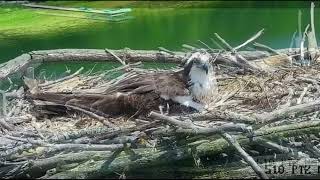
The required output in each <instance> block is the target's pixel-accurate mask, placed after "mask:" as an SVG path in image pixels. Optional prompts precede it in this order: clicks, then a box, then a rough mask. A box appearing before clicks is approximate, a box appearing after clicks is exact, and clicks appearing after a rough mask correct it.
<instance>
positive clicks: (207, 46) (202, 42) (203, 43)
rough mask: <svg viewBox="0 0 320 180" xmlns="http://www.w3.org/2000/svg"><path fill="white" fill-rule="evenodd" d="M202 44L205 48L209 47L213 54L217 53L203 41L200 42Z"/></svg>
mask: <svg viewBox="0 0 320 180" xmlns="http://www.w3.org/2000/svg"><path fill="white" fill-rule="evenodd" d="M198 41H199V42H200V43H201V44H203V45H204V46H205V47H207V48H208V49H209V50H210V51H211V52H212V53H215V50H214V49H212V48H211V47H210V46H209V45H208V44H206V43H204V42H202V41H201V40H198Z"/></svg>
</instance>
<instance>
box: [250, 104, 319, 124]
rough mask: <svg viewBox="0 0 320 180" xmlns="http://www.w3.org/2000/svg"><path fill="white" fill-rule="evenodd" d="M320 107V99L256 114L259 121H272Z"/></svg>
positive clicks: (309, 111)
mask: <svg viewBox="0 0 320 180" xmlns="http://www.w3.org/2000/svg"><path fill="white" fill-rule="evenodd" d="M319 109H320V100H316V101H312V102H308V103H304V104H299V105H295V106H291V107H285V108H282V109H279V110H274V111H272V112H270V113H262V114H257V115H255V118H257V121H258V122H262V123H271V122H274V121H276V120H278V119H283V118H287V117H289V116H291V115H298V114H299V115H303V114H307V113H311V112H314V111H317V110H319Z"/></svg>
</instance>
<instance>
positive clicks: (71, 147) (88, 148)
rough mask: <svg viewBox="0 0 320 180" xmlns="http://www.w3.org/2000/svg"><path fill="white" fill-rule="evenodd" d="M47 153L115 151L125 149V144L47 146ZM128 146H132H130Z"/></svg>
mask: <svg viewBox="0 0 320 180" xmlns="http://www.w3.org/2000/svg"><path fill="white" fill-rule="evenodd" d="M46 146H47V148H48V149H47V150H46V153H52V152H56V151H65V150H67V151H114V150H117V149H121V148H123V147H124V145H123V144H108V145H104V144H50V145H46ZM127 146H130V144H128V145H127Z"/></svg>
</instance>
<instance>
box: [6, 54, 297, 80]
mask: <svg viewBox="0 0 320 180" xmlns="http://www.w3.org/2000/svg"><path fill="white" fill-rule="evenodd" d="M297 50H298V49H294V50H293V51H289V49H280V50H277V51H279V52H280V53H283V54H287V55H294V54H297V53H298V51H297ZM110 51H112V52H113V53H114V54H115V55H116V56H117V57H119V58H121V59H125V60H126V62H127V63H130V62H139V61H142V62H156V63H168V62H169V63H181V62H182V61H183V59H185V57H186V53H183V52H179V51H175V52H173V53H174V54H168V53H161V52H160V51H156V50H131V49H120V50H110ZM238 53H239V54H240V55H241V56H242V57H244V58H245V59H247V60H256V61H255V62H254V64H257V63H258V64H261V63H259V59H261V58H267V57H269V56H270V55H271V54H270V53H269V52H267V51H239V52H238ZM211 54H212V55H213V57H216V56H217V55H218V54H219V56H217V59H216V61H215V62H216V63H219V64H229V65H234V63H232V62H231V61H230V57H229V56H226V55H225V54H223V53H211ZM279 58H280V59H279ZM279 58H275V57H272V59H269V60H266V59H262V61H267V62H268V63H267V64H268V65H270V64H272V63H273V61H274V60H275V62H277V63H274V64H277V65H279V61H280V64H282V63H281V62H282V60H281V59H283V58H282V57H280V56H279ZM78 61H89V62H98V61H104V62H107V61H117V58H116V57H115V56H114V55H112V54H110V53H107V52H106V51H105V50H103V49H56V50H41V51H32V52H29V53H26V54H22V55H21V56H18V57H16V58H14V59H12V60H9V61H8V62H6V63H4V64H0V80H3V79H6V77H7V76H8V75H10V74H13V73H16V72H21V74H22V73H23V72H24V70H25V69H26V68H28V67H29V66H30V65H31V64H32V65H34V66H37V65H40V64H41V63H46V62H78ZM283 63H284V64H286V63H287V61H283ZM262 64H263V62H262Z"/></svg>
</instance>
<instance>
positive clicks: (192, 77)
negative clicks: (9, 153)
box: [31, 51, 215, 116]
mask: <svg viewBox="0 0 320 180" xmlns="http://www.w3.org/2000/svg"><path fill="white" fill-rule="evenodd" d="M210 59H211V55H210V54H209V53H207V52H205V51H201V52H195V53H193V54H191V56H190V57H189V58H188V59H187V60H186V61H185V64H184V66H183V69H180V70H178V71H161V72H148V73H145V74H138V75H137V76H133V77H129V78H126V79H123V80H120V81H119V82H117V83H116V84H115V85H114V86H112V87H111V88H109V89H108V90H106V92H105V93H104V94H72V93H71V94H67V93H48V92H42V93H33V94H32V93H31V98H32V99H34V100H43V101H49V102H53V103H56V104H58V105H61V106H65V107H68V105H69V106H73V107H79V108H82V109H85V110H89V111H91V112H95V113H97V114H99V115H103V116H110V115H141V114H144V115H146V114H148V113H149V112H150V111H152V110H159V108H161V107H163V105H167V108H168V106H169V107H170V109H171V106H172V107H175V106H176V105H178V106H179V107H181V106H184V107H188V109H190V108H191V109H193V110H196V111H199V112H201V111H203V110H204V109H205V108H204V104H203V102H201V100H202V99H203V98H205V97H207V96H208V95H209V94H210V93H209V92H210V91H212V89H213V88H215V83H214V81H213V79H212V78H213V76H214V72H213V67H212V65H211V64H210ZM51 110H52V108H51ZM161 111H162V110H161ZM167 111H168V109H167Z"/></svg>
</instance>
